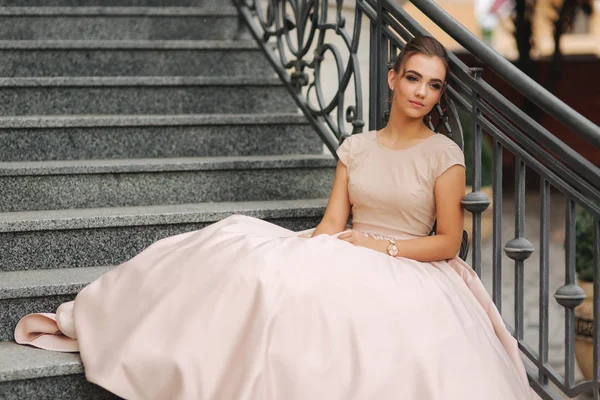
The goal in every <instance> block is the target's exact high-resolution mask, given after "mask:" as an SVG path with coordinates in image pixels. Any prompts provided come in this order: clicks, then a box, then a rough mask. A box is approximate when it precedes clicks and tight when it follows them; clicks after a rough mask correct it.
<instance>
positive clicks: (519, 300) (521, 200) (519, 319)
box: [515, 159, 526, 339]
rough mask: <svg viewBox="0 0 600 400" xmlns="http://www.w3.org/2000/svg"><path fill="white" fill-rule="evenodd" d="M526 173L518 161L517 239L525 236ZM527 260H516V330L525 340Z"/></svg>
mask: <svg viewBox="0 0 600 400" xmlns="http://www.w3.org/2000/svg"><path fill="white" fill-rule="evenodd" d="M525 172H526V167H525V163H523V160H521V159H518V160H517V168H516V170H515V182H516V194H515V202H516V204H515V210H516V212H515V237H518V238H521V237H524V236H525ZM524 265H525V260H520V259H517V260H515V330H516V336H517V338H518V339H523V334H524V329H523V296H524V288H523V284H524V271H523V268H524Z"/></svg>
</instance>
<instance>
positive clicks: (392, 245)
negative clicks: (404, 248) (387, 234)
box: [387, 239, 398, 257]
mask: <svg viewBox="0 0 600 400" xmlns="http://www.w3.org/2000/svg"><path fill="white" fill-rule="evenodd" d="M388 242H390V245H389V246H388V248H387V253H388V254H389V255H390V256H392V257H396V256H397V255H398V247H396V241H395V240H394V239H388Z"/></svg>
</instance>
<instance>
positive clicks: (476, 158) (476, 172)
mask: <svg viewBox="0 0 600 400" xmlns="http://www.w3.org/2000/svg"><path fill="white" fill-rule="evenodd" d="M482 73H483V70H482V69H480V68H478V69H473V70H472V74H473V78H475V79H481V74H482ZM478 102H479V95H478V94H477V92H476V91H475V90H474V91H473V101H472V103H471V104H472V105H473V114H472V116H473V155H472V160H471V167H472V168H473V171H472V175H473V176H472V180H471V183H472V185H473V192H480V191H481V124H479V117H480V115H481V110H480V109H479V107H478V104H477V103H478ZM488 205H489V203H488ZM486 208H487V207H486ZM482 211H483V210H482ZM471 240H472V241H473V255H472V257H473V261H472V263H473V268H475V272H477V275H479V276H481V211H480V212H477V211H475V212H474V213H473V238H472V239H471Z"/></svg>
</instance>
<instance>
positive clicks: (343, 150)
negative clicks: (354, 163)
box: [336, 137, 352, 168]
mask: <svg viewBox="0 0 600 400" xmlns="http://www.w3.org/2000/svg"><path fill="white" fill-rule="evenodd" d="M351 148H352V138H351V137H349V138H346V140H344V143H342V144H341V145H340V147H338V149H337V151H336V153H337V155H338V157H339V159H340V161H341V162H342V163H343V164H344V165H345V166H346V168H348V167H350V159H351V155H350V150H351Z"/></svg>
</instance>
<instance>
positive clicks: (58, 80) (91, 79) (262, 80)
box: [0, 75, 283, 88]
mask: <svg viewBox="0 0 600 400" xmlns="http://www.w3.org/2000/svg"><path fill="white" fill-rule="evenodd" d="M282 85H283V83H282V82H281V80H280V79H279V78H277V77H275V76H273V77H261V76H252V75H248V76H243V75H240V76H227V77H222V76H108V77H105V76H75V77H69V76H66V77H65V76H53V77H6V78H0V87H4V88H9V87H18V88H39V87H132V86H133V87H139V86H173V87H178V86H282Z"/></svg>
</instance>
